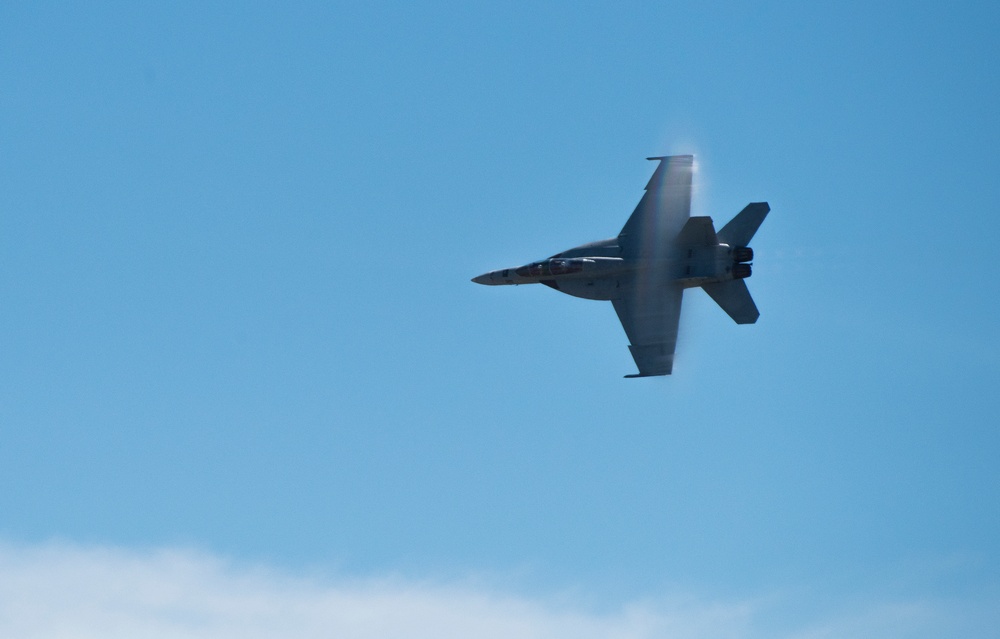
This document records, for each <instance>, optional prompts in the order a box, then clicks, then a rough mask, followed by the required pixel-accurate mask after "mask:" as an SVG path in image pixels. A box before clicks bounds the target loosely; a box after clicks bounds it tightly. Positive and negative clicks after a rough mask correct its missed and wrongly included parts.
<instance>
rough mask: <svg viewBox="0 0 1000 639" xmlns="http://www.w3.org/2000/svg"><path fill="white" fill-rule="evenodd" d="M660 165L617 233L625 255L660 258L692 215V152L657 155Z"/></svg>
mask: <svg viewBox="0 0 1000 639" xmlns="http://www.w3.org/2000/svg"><path fill="white" fill-rule="evenodd" d="M648 159H650V160H659V161H660V164H659V165H658V166H657V167H656V170H655V171H654V172H653V177H651V178H649V183H647V184H646V192H645V193H644V194H643V196H642V199H641V200H639V205H638V206H636V207H635V211H633V212H632V216H631V217H629V219H628V222H626V223H625V226H624V227H623V228H622V230H621V233H619V234H618V245H619V246H620V247H621V248H622V257H624V258H626V259H628V258H642V259H654V260H655V259H659V258H661V257H666V256H661V255H660V254H661V253H662V252H664V251H667V250H668V249H669V247H670V246H671V245H672V244H673V241H674V238H676V237H677V234H678V233H680V231H681V229H682V228H684V224H685V223H686V222H687V220H688V217H690V215H691V174H692V172H693V167H694V156H692V155H668V156H663V157H657V158H648Z"/></svg>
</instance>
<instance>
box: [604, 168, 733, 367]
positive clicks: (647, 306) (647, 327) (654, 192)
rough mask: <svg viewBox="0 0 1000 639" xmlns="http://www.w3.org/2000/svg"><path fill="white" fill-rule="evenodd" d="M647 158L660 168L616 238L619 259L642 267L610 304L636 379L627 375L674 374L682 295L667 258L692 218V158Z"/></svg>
mask: <svg viewBox="0 0 1000 639" xmlns="http://www.w3.org/2000/svg"><path fill="white" fill-rule="evenodd" d="M649 159H650V160H659V161H660V164H659V165H658V166H657V167H656V171H654V172H653V177H651V178H650V179H649V183H648V184H646V193H645V194H643V196H642V199H641V200H639V205H638V206H636V207H635V211H633V213H632V216H631V217H629V219H628V222H626V223H625V227H624V228H622V230H621V233H619V234H618V245H619V246H620V247H621V250H622V257H623V258H625V259H626V260H635V261H638V262H642V263H643V264H645V267H644V268H641V269H639V270H638V271H637V272H636V273H635V275H634V276H633V277H632V278H631V279H630V281H629V282H628V283H627V284H626V285H625V286H624V287H623V288H624V289H625V290H624V292H623V294H622V295H621V297H620V298H619V299H615V300H612V303H613V304H614V306H615V312H617V313H618V319H620V320H621V322H622V326H623V327H624V328H625V334H626V335H628V339H629V342H631V345H630V346H629V350H630V351H631V352H632V358H633V359H635V365H636V366H637V367H638V368H639V374H638V375H626V377H649V376H653V375H669V374H670V372H671V370H673V366H674V349H675V347H676V345H677V324H678V322H679V321H680V316H681V297H682V295H683V293H684V290H683V289H682V288H681V287H680V286H678V285H677V284H676V283H675V282H674V281H673V280H672V278H671V277H670V273H669V271H668V264H667V262H666V260H668V259H669V258H670V257H672V255H671V253H673V252H674V251H677V250H678V243H677V240H678V236H679V235H680V233H681V229H683V228H685V224H687V221H688V219H689V218H690V216H691V174H692V171H693V164H694V157H693V156H690V155H672V156H665V157H659V158H649ZM712 234H713V235H714V230H713V231H712ZM623 284H624V283H623Z"/></svg>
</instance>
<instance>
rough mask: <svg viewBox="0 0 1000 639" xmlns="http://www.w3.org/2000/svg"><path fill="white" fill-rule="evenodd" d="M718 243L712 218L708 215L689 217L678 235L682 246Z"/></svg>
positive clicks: (679, 243)
mask: <svg viewBox="0 0 1000 639" xmlns="http://www.w3.org/2000/svg"><path fill="white" fill-rule="evenodd" d="M718 243H719V240H718V238H717V237H716V235H715V226H714V225H713V224H712V218H710V217H707V216H706V217H692V218H688V221H687V223H685V224H684V228H682V229H681V232H680V233H679V234H678V235H677V244H678V245H680V246H715V245H716V244H718Z"/></svg>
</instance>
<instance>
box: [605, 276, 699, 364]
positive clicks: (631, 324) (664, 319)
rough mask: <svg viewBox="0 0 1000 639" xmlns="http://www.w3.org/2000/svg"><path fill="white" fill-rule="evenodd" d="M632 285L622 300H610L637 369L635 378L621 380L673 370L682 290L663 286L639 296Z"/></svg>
mask: <svg viewBox="0 0 1000 639" xmlns="http://www.w3.org/2000/svg"><path fill="white" fill-rule="evenodd" d="M636 284H637V281H636V280H633V282H632V283H631V284H630V285H629V286H628V287H627V288H626V292H625V294H624V295H623V296H622V297H620V298H619V299H615V300H612V301H611V303H612V304H614V306H615V312H616V313H618V319H620V320H621V323H622V327H623V328H624V329H625V334H626V335H627V336H628V340H629V342H631V345H630V346H629V347H628V349H629V350H630V351H631V352H632V359H634V360H635V365H636V366H637V367H638V368H639V374H638V375H626V376H625V377H651V376H654V375H669V374H670V372H671V371H672V370H673V367H674V349H675V347H676V346H677V324H678V322H679V321H680V317H681V299H682V296H683V293H684V289H682V288H681V287H680V286H678V285H676V284H673V283H666V284H664V285H663V286H660V287H659V288H658V290H656V291H646V292H645V294H640V290H639V288H638V287H637V286H636Z"/></svg>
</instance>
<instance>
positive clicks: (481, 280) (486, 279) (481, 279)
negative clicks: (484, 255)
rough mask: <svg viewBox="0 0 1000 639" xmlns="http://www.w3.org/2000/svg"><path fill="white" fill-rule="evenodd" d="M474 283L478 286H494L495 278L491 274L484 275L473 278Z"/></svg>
mask: <svg viewBox="0 0 1000 639" xmlns="http://www.w3.org/2000/svg"><path fill="white" fill-rule="evenodd" d="M472 281H473V282H475V283H476V284H492V283H493V278H492V277H490V274H489V273H483V274H482V275H479V276H477V277H474V278H472Z"/></svg>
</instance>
